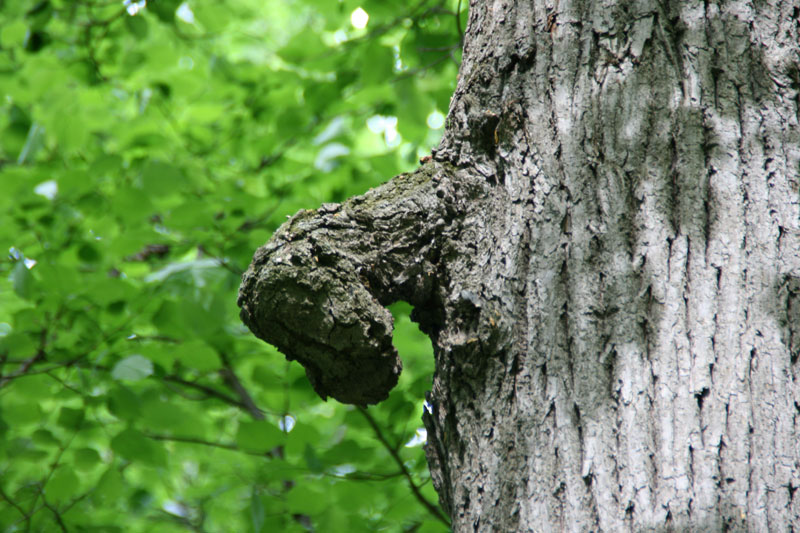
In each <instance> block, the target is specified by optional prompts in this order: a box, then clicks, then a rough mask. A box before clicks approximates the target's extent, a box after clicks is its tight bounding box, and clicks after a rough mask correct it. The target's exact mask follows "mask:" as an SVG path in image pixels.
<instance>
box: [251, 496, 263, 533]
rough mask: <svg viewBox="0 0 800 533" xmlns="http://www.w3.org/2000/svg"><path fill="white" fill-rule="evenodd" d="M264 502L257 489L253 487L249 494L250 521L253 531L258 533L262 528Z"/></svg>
mask: <svg viewBox="0 0 800 533" xmlns="http://www.w3.org/2000/svg"><path fill="white" fill-rule="evenodd" d="M264 514H265V513H264V502H263V501H261V496H259V494H258V488H257V487H256V486H255V485H253V488H252V489H251V492H250V520H251V521H252V524H253V531H254V532H255V533H260V532H261V529H262V528H263V527H264Z"/></svg>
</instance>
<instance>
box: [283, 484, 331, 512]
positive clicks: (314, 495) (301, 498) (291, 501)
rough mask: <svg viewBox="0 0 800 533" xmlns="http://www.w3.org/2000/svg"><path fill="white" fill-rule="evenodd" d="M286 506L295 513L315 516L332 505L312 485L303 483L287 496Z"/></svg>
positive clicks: (293, 488)
mask: <svg viewBox="0 0 800 533" xmlns="http://www.w3.org/2000/svg"><path fill="white" fill-rule="evenodd" d="M286 505H287V506H288V508H289V511H291V512H293V513H300V514H310V515H313V514H316V513H319V512H320V511H322V510H323V509H325V508H326V507H327V506H328V505H330V500H328V498H326V497H325V495H324V494H323V493H322V492H321V491H319V490H318V489H316V488H315V487H312V486H311V485H310V484H308V483H301V484H298V485H295V486H294V487H292V490H290V491H289V494H288V495H287V496H286Z"/></svg>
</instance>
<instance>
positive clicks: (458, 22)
mask: <svg viewBox="0 0 800 533" xmlns="http://www.w3.org/2000/svg"><path fill="white" fill-rule="evenodd" d="M456 27H457V28H458V37H459V39H458V42H459V43H461V45H462V46H463V44H464V32H463V31H461V0H458V6H456Z"/></svg>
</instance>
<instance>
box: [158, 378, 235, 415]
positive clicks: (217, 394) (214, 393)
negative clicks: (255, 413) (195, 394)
mask: <svg viewBox="0 0 800 533" xmlns="http://www.w3.org/2000/svg"><path fill="white" fill-rule="evenodd" d="M161 379H163V380H164V381H169V382H172V383H178V384H180V385H183V386H184V387H189V388H192V389H195V390H199V391H201V392H204V393H206V395H207V396H211V397H213V398H216V399H218V400H221V401H223V402H225V403H227V404H229V405H233V406H235V407H238V408H240V409H245V410H246V409H247V405H245V404H244V403H243V402H241V401H240V400H238V399H236V398H234V397H233V396H228V395H227V394H225V393H224V392H221V391H218V390H217V389H215V388H213V387H209V386H208V385H203V384H202V383H197V382H196V381H189V380H187V379H183V378H181V377H179V376H173V375H168V376H164V377H162V378H161Z"/></svg>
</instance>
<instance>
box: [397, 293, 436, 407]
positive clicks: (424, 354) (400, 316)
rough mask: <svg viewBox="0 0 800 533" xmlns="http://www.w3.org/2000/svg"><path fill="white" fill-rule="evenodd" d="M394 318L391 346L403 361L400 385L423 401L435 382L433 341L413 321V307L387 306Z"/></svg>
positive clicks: (407, 304) (402, 305)
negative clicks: (426, 392)
mask: <svg viewBox="0 0 800 533" xmlns="http://www.w3.org/2000/svg"><path fill="white" fill-rule="evenodd" d="M387 308H388V309H389V311H390V312H391V313H392V317H393V318H394V332H393V335H392V344H393V345H394V347H395V349H396V350H397V353H398V355H399V356H400V359H401V360H402V361H403V372H402V374H400V380H399V383H398V385H399V386H401V387H403V388H406V389H407V390H409V391H410V392H411V394H412V395H413V396H414V397H416V398H424V394H425V391H428V390H430V388H431V380H432V379H433V370H434V366H435V365H434V360H433V345H432V344H431V339H430V338H429V337H428V336H427V335H426V334H425V333H423V332H422V331H420V329H419V327H418V325H417V324H416V323H415V322H414V321H412V320H411V313H412V312H413V310H414V307H413V306H412V305H411V304H409V303H408V302H404V301H398V302H395V303H393V304H391V305H389V306H387Z"/></svg>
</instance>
